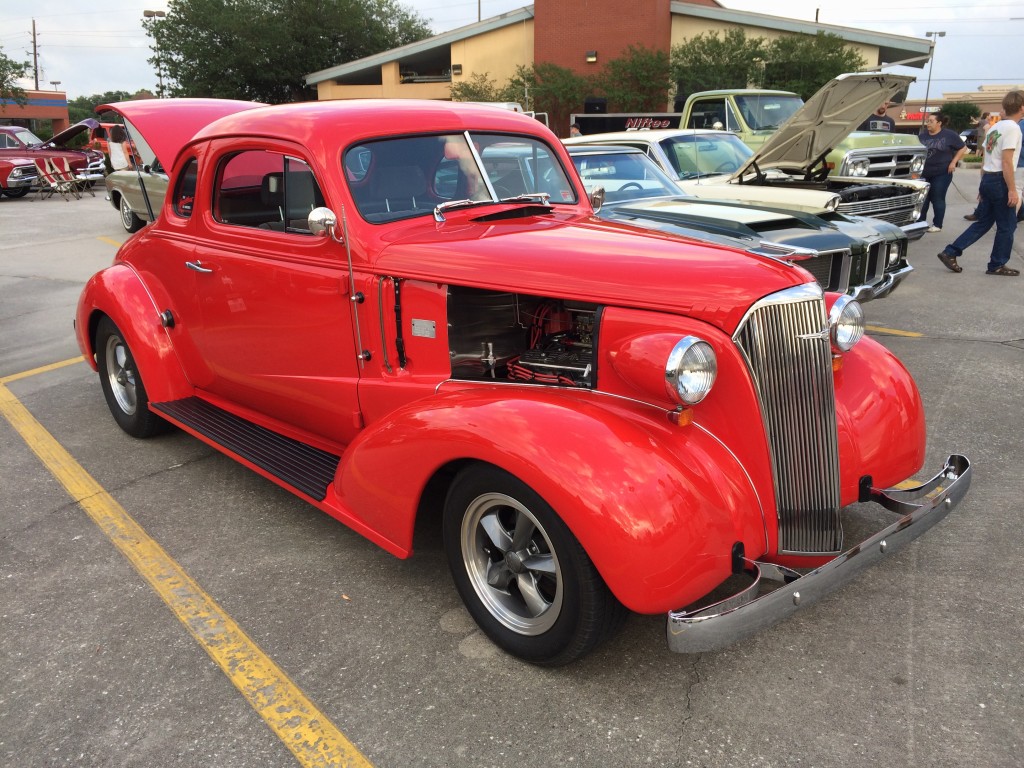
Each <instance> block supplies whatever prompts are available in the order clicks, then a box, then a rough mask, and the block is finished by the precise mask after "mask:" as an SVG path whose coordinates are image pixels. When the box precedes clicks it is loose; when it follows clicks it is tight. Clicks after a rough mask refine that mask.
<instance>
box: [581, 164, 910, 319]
mask: <svg viewBox="0 0 1024 768" xmlns="http://www.w3.org/2000/svg"><path fill="white" fill-rule="evenodd" d="M569 155H570V157H572V161H573V163H574V164H575V165H576V170H577V171H578V172H579V174H580V177H581V178H582V179H583V183H584V185H585V186H586V188H587V192H588V194H590V196H591V202H592V203H594V209H595V212H596V213H597V214H598V215H599V216H600V217H601V218H604V219H611V220H613V221H625V222H630V223H633V224H638V225H639V226H643V227H651V228H654V229H659V230H661V231H663V232H672V233H674V234H679V235H684V236H687V237H693V238H696V239H699V240H706V241H710V242H716V243H720V244H723V245H730V246H732V247H734V248H741V249H743V250H747V251H751V252H753V253H762V254H766V255H770V256H775V257H777V258H782V259H786V260H789V261H795V262H797V263H798V264H799V265H800V266H801V267H803V268H804V269H806V270H807V271H808V272H810V273H811V274H812V275H814V277H815V278H816V279H817V280H818V283H819V284H820V285H821V287H822V288H823V289H824V290H826V291H845V292H846V293H849V294H850V295H851V296H853V297H854V298H856V299H858V300H860V301H862V302H863V301H868V300H870V299H876V298H881V297H883V296H888V295H889V294H890V293H892V291H893V290H895V289H896V287H897V286H898V285H899V284H900V283H901V282H902V281H903V280H904V278H905V277H906V276H907V275H909V274H910V273H911V272H912V271H913V267H911V266H910V264H909V263H908V262H907V249H908V239H907V236H906V235H905V234H904V233H903V232H902V231H901V230H900V229H899V227H896V226H895V225H892V224H889V223H887V222H884V221H879V220H875V219H868V218H862V217H853V216H843V215H839V214H836V215H834V216H832V217H831V218H830V220H828V221H826V220H825V219H823V218H821V217H819V216H814V215H812V214H808V213H801V212H799V211H783V210H779V209H773V208H758V207H756V206H752V205H739V204H737V203H733V202H728V201H720V200H705V199H703V198H696V197H691V196H688V195H686V194H685V193H682V192H681V191H680V190H679V188H678V187H677V186H676V185H675V184H674V183H673V181H672V179H670V178H669V177H668V176H667V175H666V174H665V173H664V172H663V171H662V170H661V169H660V168H658V166H656V165H655V164H654V162H653V161H652V160H651V159H650V158H649V157H648V156H647V155H646V154H644V153H643V152H641V151H640V150H639V149H634V148H632V147H602V146H600V145H593V144H587V145H582V146H571V147H569ZM598 189H600V190H602V192H600V193H597V194H596V195H595V193H596V192H597V190H598ZM595 198H596V199H595Z"/></svg>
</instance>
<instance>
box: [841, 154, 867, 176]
mask: <svg viewBox="0 0 1024 768" xmlns="http://www.w3.org/2000/svg"><path fill="white" fill-rule="evenodd" d="M870 169H871V161H870V160H868V159H867V158H866V157H862V158H859V159H857V160H852V161H850V165H849V166H848V167H847V171H846V174H847V176H867V175H868V171H869V170H870Z"/></svg>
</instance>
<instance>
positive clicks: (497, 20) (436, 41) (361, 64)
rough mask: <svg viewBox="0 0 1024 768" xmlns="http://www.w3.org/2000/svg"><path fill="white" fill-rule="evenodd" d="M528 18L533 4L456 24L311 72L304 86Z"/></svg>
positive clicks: (530, 17)
mask: <svg viewBox="0 0 1024 768" xmlns="http://www.w3.org/2000/svg"><path fill="white" fill-rule="evenodd" d="M531 19H533V6H532V5H527V6H524V7H522V8H519V9H517V10H514V11H509V12H508V13H503V14H501V15H499V16H492V17H491V18H489V19H484V20H482V21H477V22H474V23H472V24H467V25H466V26H464V27H459V28H458V29H451V30H448V31H447V32H442V33H441V34H439V35H434V36H433V37H428V38H426V39H425V40H419V41H417V42H415V43H409V44H408V45H403V46H401V47H399V48H392V49H391V50H389V51H383V52H382V53H377V54H374V55H373V56H367V57H365V58H362V59H356V60H355V61H350V62H348V63H347V64H342V65H340V66H337V67H331V68H330V69H322V70H320V71H319V72H313V73H312V74H309V75H306V85H316V84H317V83H322V82H324V81H326V80H333V79H334V78H337V77H344V76H345V75H351V74H354V73H356V72H362V71H365V70H367V69H372V68H374V67H380V66H383V65H384V64H388V63H390V62H392V61H397V60H398V59H402V58H405V57H407V56H414V55H416V54H419V53H426V52H427V51H431V50H433V49H435V48H441V47H442V46H446V45H451V44H452V43H457V42H459V41H460V40H466V39H468V38H470V37H475V36H477V35H482V34H484V33H487V32H493V31H494V30H496V29H501V28H503V27H509V26H512V25H513V24H520V23H522V22H524V21H530V20H531Z"/></svg>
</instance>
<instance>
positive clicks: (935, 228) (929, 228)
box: [925, 226, 942, 232]
mask: <svg viewBox="0 0 1024 768" xmlns="http://www.w3.org/2000/svg"><path fill="white" fill-rule="evenodd" d="M925 231H926V232H941V231H942V227H935V226H931V227H928V229H926V230H925Z"/></svg>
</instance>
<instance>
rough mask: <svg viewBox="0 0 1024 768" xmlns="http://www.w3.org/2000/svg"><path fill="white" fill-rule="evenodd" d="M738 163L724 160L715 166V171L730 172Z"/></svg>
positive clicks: (737, 166)
mask: <svg viewBox="0 0 1024 768" xmlns="http://www.w3.org/2000/svg"><path fill="white" fill-rule="evenodd" d="M737 168H739V165H738V164H737V163H736V161H735V160H726V161H725V162H724V163H722V164H721V165H719V166H718V167H717V168H715V173H732V172H733V171H735V170H736V169H737Z"/></svg>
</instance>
